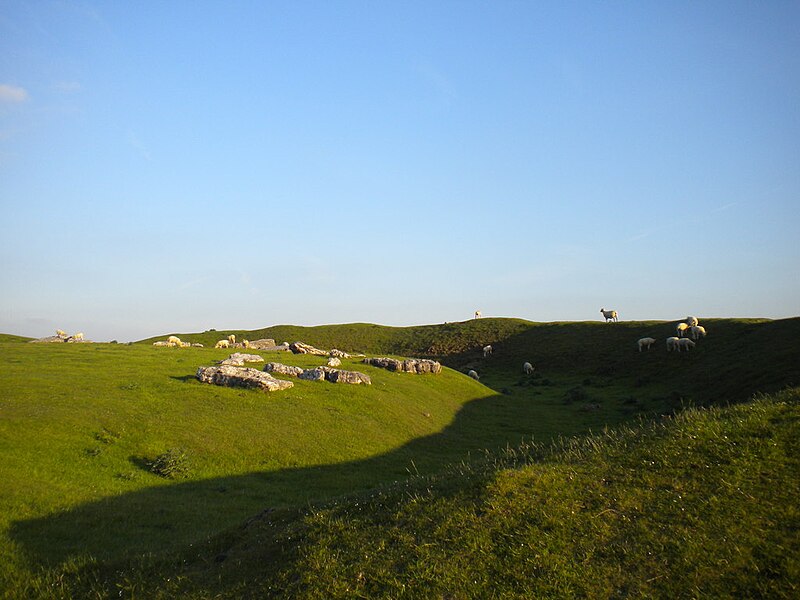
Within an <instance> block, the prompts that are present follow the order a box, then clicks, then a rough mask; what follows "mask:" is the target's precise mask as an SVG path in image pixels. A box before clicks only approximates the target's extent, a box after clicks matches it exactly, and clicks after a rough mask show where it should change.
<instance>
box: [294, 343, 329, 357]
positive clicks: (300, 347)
mask: <svg viewBox="0 0 800 600" xmlns="http://www.w3.org/2000/svg"><path fill="white" fill-rule="evenodd" d="M289 350H291V351H292V353H293V354H313V355H314V356H328V351H327V350H320V349H319V348H314V346H312V345H310V344H305V343H303V342H293V343H291V344H289Z"/></svg>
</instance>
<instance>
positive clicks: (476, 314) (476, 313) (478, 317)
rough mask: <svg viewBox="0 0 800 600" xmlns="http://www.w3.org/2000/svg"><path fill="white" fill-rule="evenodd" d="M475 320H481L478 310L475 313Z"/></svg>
mask: <svg viewBox="0 0 800 600" xmlns="http://www.w3.org/2000/svg"><path fill="white" fill-rule="evenodd" d="M475 318H476V319H480V318H481V311H479V310H476V311H475Z"/></svg>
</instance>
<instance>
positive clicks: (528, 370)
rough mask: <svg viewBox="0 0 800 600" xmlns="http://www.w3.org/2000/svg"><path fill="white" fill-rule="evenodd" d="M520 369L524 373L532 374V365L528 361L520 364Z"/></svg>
mask: <svg viewBox="0 0 800 600" xmlns="http://www.w3.org/2000/svg"><path fill="white" fill-rule="evenodd" d="M522 370H523V371H524V372H525V375H532V374H533V365H532V364H531V363H529V362H526V363H523V364H522Z"/></svg>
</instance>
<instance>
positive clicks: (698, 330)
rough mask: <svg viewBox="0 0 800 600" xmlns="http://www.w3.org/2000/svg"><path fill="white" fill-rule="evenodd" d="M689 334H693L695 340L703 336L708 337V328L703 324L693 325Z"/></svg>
mask: <svg viewBox="0 0 800 600" xmlns="http://www.w3.org/2000/svg"><path fill="white" fill-rule="evenodd" d="M689 335H691V336H692V339H693V340H697V339H698V338H700V337H701V336H702V337H706V328H705V327H703V326H702V325H692V326H691V327H690V328H689Z"/></svg>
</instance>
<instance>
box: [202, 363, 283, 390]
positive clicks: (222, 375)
mask: <svg viewBox="0 0 800 600" xmlns="http://www.w3.org/2000/svg"><path fill="white" fill-rule="evenodd" d="M196 376H197V379H198V380H200V381H202V382H203V383H212V384H214V385H222V386H225V387H244V388H258V389H261V390H264V391H267V392H274V391H278V390H285V389H287V388H290V387H293V386H294V383H292V382H291V381H283V380H281V379H275V378H274V377H273V376H272V375H270V374H269V373H265V372H263V371H259V370H258V369H250V368H240V367H234V366H231V365H220V366H218V367H200V368H199V369H197V375H196Z"/></svg>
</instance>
